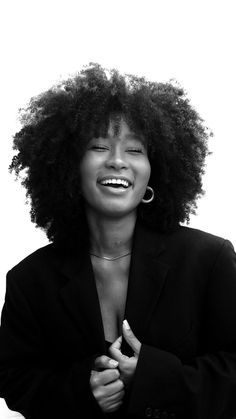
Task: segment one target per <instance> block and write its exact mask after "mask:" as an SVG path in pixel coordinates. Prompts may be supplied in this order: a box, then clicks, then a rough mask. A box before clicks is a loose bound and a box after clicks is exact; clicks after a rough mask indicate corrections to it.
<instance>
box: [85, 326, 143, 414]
mask: <svg viewBox="0 0 236 419" xmlns="http://www.w3.org/2000/svg"><path fill="white" fill-rule="evenodd" d="M122 331H123V337H124V339H125V340H126V342H127V343H128V344H129V346H130V347H131V348H132V350H133V351H134V355H133V356H131V357H128V356H126V355H124V354H122V352H121V343H122V336H120V337H119V338H118V339H116V340H115V342H113V344H112V345H111V346H110V348H109V353H110V356H111V357H110V358H109V357H108V356H106V355H102V356H99V357H97V358H96V359H95V362H94V369H93V370H92V371H91V378H90V387H91V390H92V393H93V395H94V397H95V399H96V400H97V402H98V404H99V406H100V407H101V409H102V411H103V412H105V413H111V412H114V411H116V410H117V409H118V408H119V407H120V406H121V404H122V401H123V397H124V394H125V389H127V388H128V387H129V386H130V383H131V381H132V378H133V376H134V372H135V369H136V365H137V362H138V356H139V352H140V348H141V343H140V342H139V340H138V339H137V338H136V337H135V335H134V334H133V332H132V330H131V329H130V327H129V325H128V322H127V321H126V320H125V321H124V322H123V325H122Z"/></svg>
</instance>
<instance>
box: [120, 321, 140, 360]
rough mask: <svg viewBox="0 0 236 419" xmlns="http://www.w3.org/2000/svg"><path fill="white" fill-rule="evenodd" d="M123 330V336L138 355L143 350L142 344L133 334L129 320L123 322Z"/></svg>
mask: <svg viewBox="0 0 236 419" xmlns="http://www.w3.org/2000/svg"><path fill="white" fill-rule="evenodd" d="M122 330H123V336H124V338H125V340H126V342H127V343H128V344H129V346H130V347H131V348H132V349H133V351H134V354H135V355H138V354H139V352H140V348H141V342H140V341H139V340H138V339H137V338H136V336H135V335H134V334H133V332H132V330H131V328H130V325H129V323H128V322H127V320H124V321H123V324H122Z"/></svg>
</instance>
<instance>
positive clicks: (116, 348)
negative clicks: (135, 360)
mask: <svg viewBox="0 0 236 419" xmlns="http://www.w3.org/2000/svg"><path fill="white" fill-rule="evenodd" d="M121 343H122V336H119V337H118V338H117V339H116V340H115V342H113V343H112V345H111V346H110V348H109V354H110V355H111V357H112V358H113V359H115V360H116V361H118V362H121V361H122V360H123V359H124V358H127V357H126V355H123V354H122V352H121V350H120V348H121Z"/></svg>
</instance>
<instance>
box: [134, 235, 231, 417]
mask: <svg viewBox="0 0 236 419" xmlns="http://www.w3.org/2000/svg"><path fill="white" fill-rule="evenodd" d="M206 307H207V312H206V315H205V331H206V333H205V336H207V341H206V345H205V347H206V348H207V349H206V351H205V352H206V353H203V354H201V355H199V356H197V357H196V358H194V359H192V361H191V362H189V363H188V364H184V363H183V362H181V360H180V359H179V358H178V357H177V356H176V355H174V354H172V353H170V352H166V351H164V350H160V349H158V348H156V347H152V346H148V345H145V344H143V345H142V346H141V351H140V354H139V359H138V364H137V368H136V372H135V377H134V382H133V386H132V390H131V394H130V402H129V408H128V409H129V412H130V413H131V414H134V415H135V414H136V415H141V416H143V417H145V416H146V417H155V418H160V417H162V415H164V416H163V417H166V418H168V417H169V418H172V419H174V418H175V417H181V418H185V417H186V418H190V417H191V418H196V419H218V418H232V417H233V416H236V254H235V252H234V248H233V246H232V244H231V242H229V241H228V240H225V241H224V242H223V245H222V247H221V250H220V253H219V254H218V257H217V259H216V261H215V263H214V266H213V267H212V270H211V273H210V278H209V282H208V289H207V301H206Z"/></svg>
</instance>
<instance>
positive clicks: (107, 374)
mask: <svg viewBox="0 0 236 419" xmlns="http://www.w3.org/2000/svg"><path fill="white" fill-rule="evenodd" d="M119 377H120V373H119V371H118V369H107V370H103V371H95V373H93V374H92V375H91V378H90V382H91V383H92V385H93V386H94V387H95V386H105V385H106V384H109V383H112V382H113V381H116V380H118V379H119Z"/></svg>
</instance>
